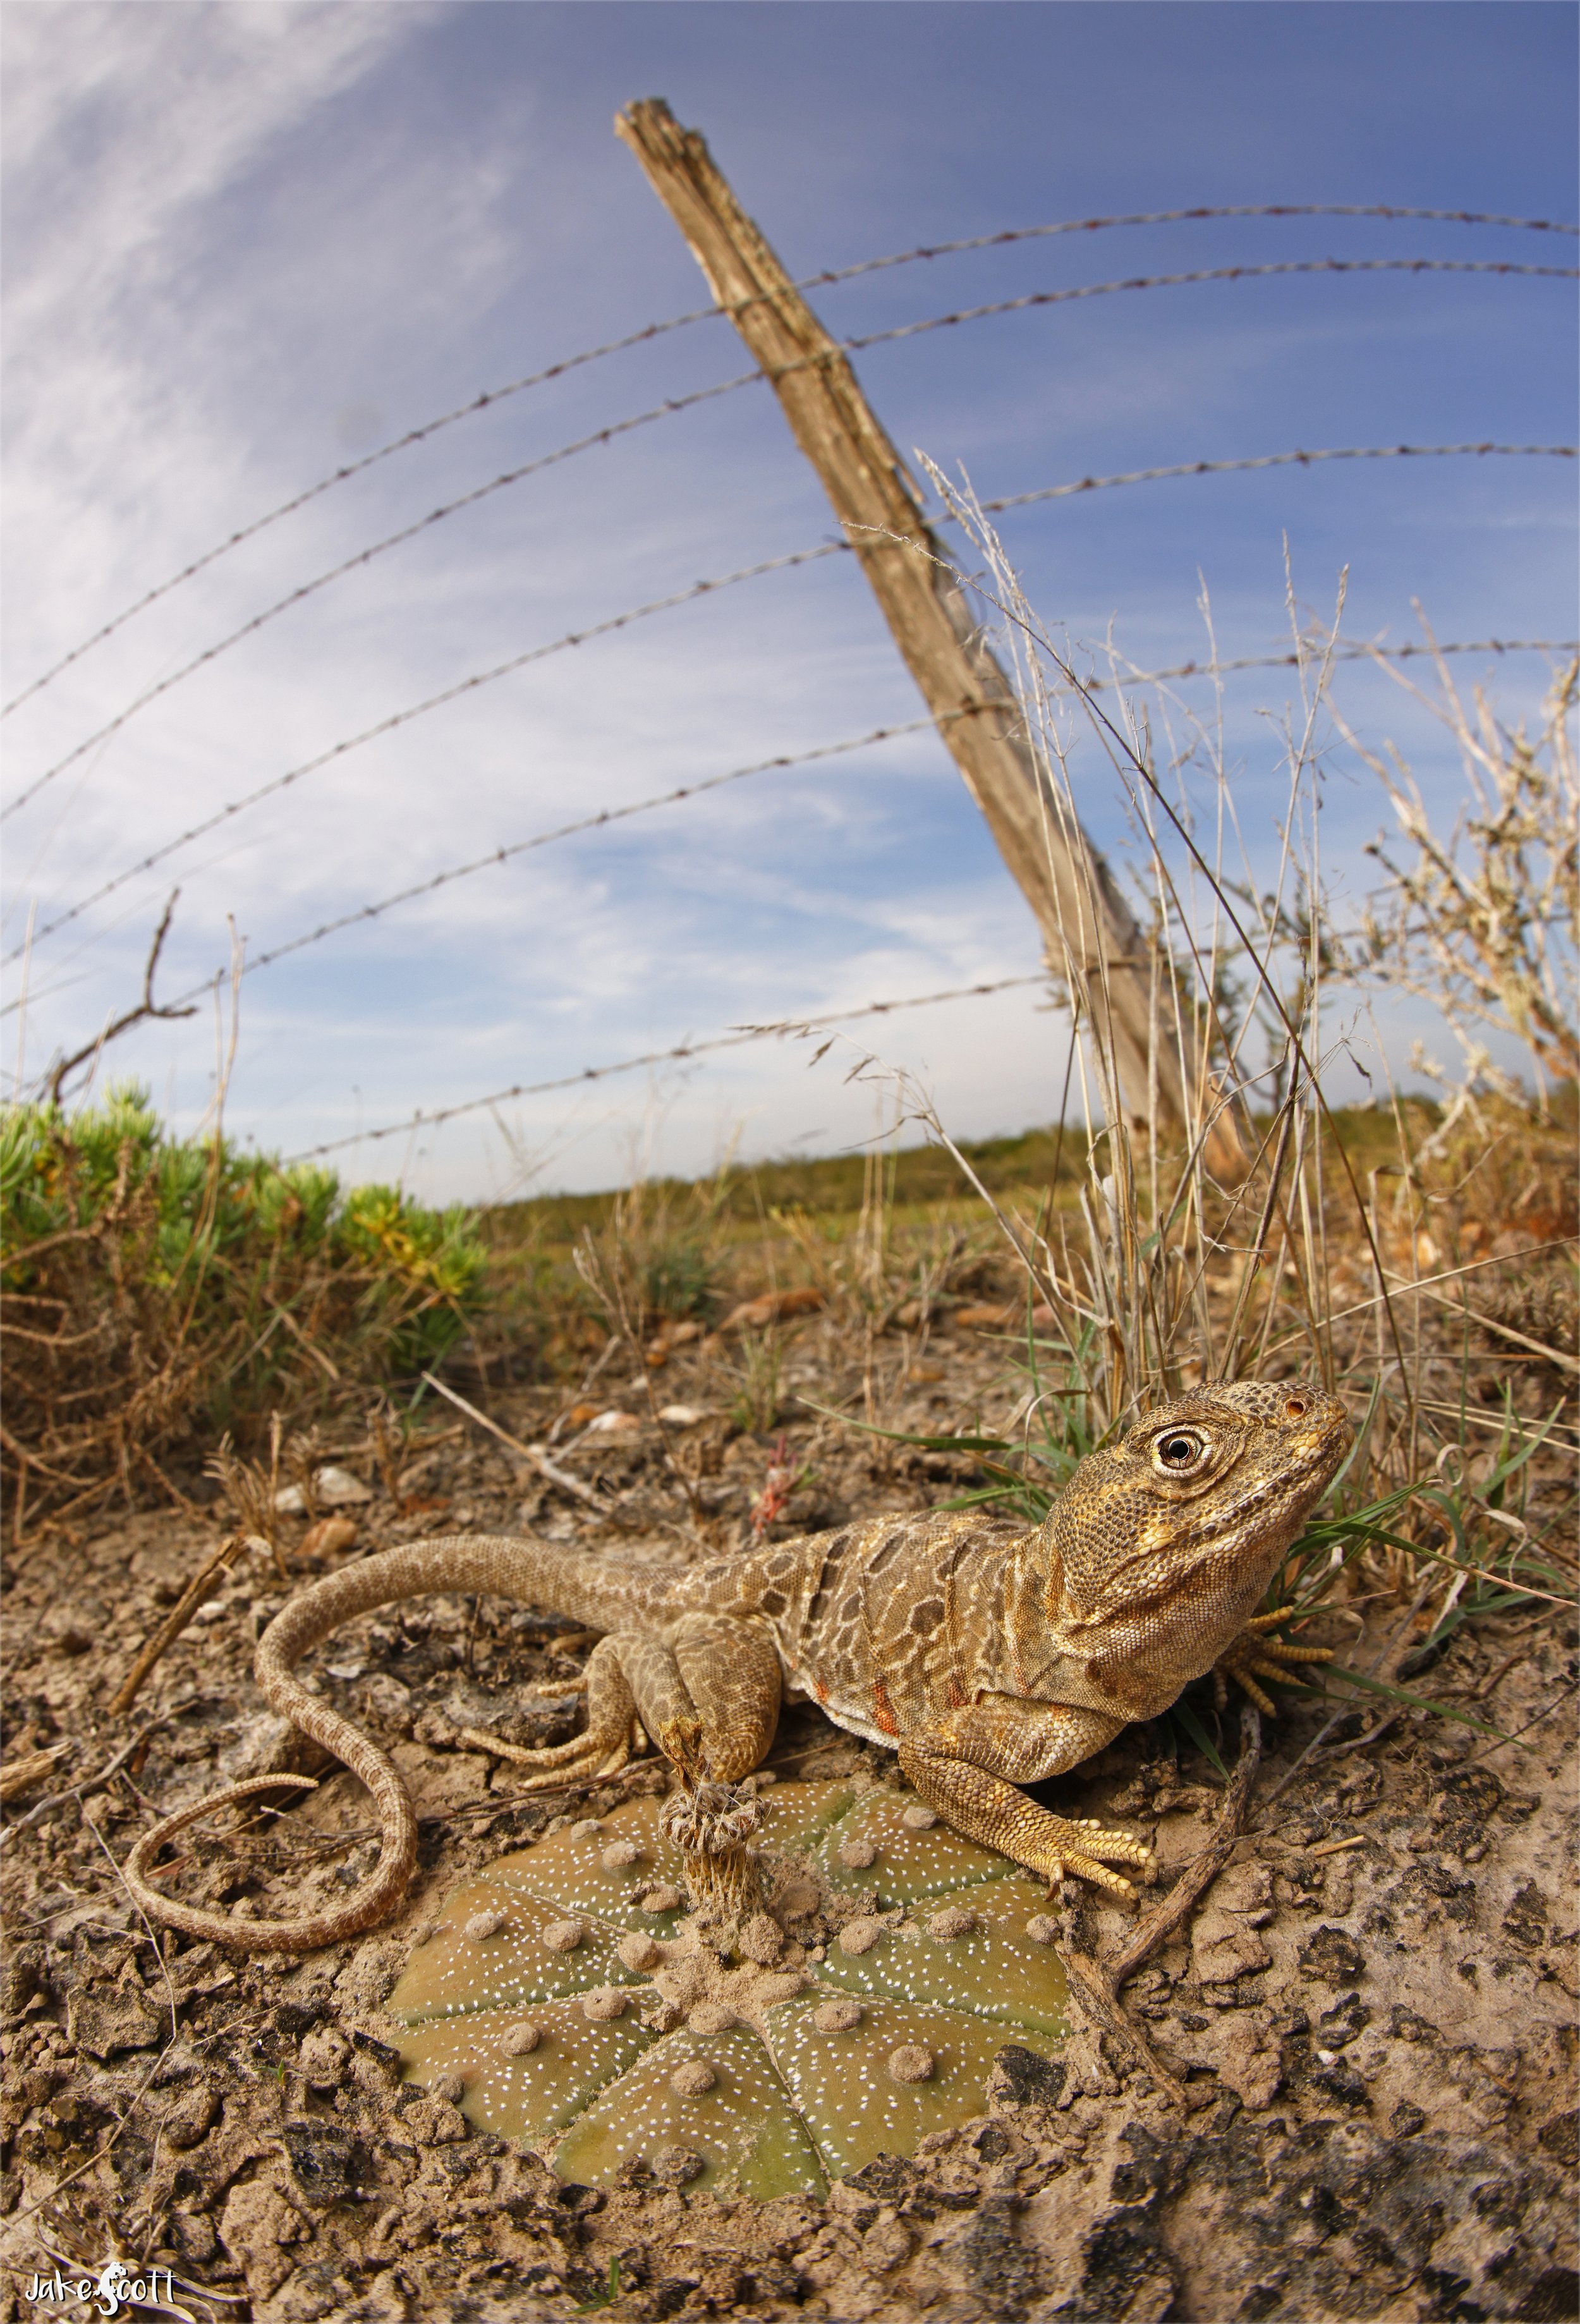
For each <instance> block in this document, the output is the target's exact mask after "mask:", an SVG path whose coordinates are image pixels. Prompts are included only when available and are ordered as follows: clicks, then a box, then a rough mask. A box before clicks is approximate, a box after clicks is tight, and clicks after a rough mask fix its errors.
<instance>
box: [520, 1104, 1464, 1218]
mask: <svg viewBox="0 0 1580 2324" xmlns="http://www.w3.org/2000/svg"><path fill="white" fill-rule="evenodd" d="M1401 1111H1402V1112H1403V1114H1404V1117H1405V1120H1406V1125H1407V1130H1408V1132H1409V1137H1410V1139H1411V1140H1412V1142H1413V1141H1415V1140H1418V1139H1420V1138H1421V1137H1423V1136H1425V1135H1429V1133H1430V1130H1432V1128H1433V1127H1434V1126H1435V1125H1436V1123H1437V1120H1439V1119H1440V1115H1441V1109H1440V1108H1439V1107H1438V1106H1436V1105H1433V1104H1430V1103H1428V1102H1424V1101H1421V1100H1418V1099H1414V1098H1412V1099H1409V1101H1407V1102H1406V1103H1405V1104H1404V1106H1403V1107H1402V1108H1401ZM1334 1120H1335V1127H1336V1128H1337V1130H1338V1133H1339V1136H1340V1137H1341V1139H1343V1141H1344V1148H1345V1150H1346V1152H1348V1153H1349V1154H1350V1155H1351V1156H1352V1157H1354V1161H1355V1163H1356V1165H1357V1167H1363V1168H1376V1167H1381V1166H1384V1165H1386V1164H1387V1163H1388V1162H1389V1161H1390V1160H1391V1159H1393V1158H1396V1157H1397V1155H1398V1151H1399V1133H1398V1128H1397V1125H1396V1123H1395V1120H1394V1116H1393V1112H1392V1109H1391V1107H1389V1106H1386V1105H1378V1106H1354V1107H1349V1108H1346V1109H1345V1110H1344V1111H1342V1112H1339V1113H1336V1114H1335V1117H1334ZM960 1151H961V1152H962V1154H964V1155H965V1156H966V1159H967V1160H968V1161H969V1163H970V1164H971V1167H972V1168H973V1169H974V1170H975V1173H976V1175H977V1176H978V1177H979V1178H980V1179H981V1181H982V1183H983V1185H984V1186H986V1187H987V1188H988V1190H989V1191H990V1192H991V1193H993V1194H1010V1193H1017V1192H1019V1193H1026V1194H1030V1195H1031V1196H1033V1197H1034V1198H1035V1197H1036V1196H1037V1195H1039V1194H1045V1193H1046V1192H1047V1191H1048V1190H1049V1188H1050V1187H1057V1190H1058V1201H1059V1202H1060V1203H1067V1202H1069V1201H1071V1200H1072V1199H1073V1198H1074V1194H1075V1191H1076V1187H1077V1186H1078V1185H1079V1184H1080V1182H1081V1178H1082V1176H1083V1175H1084V1172H1085V1167H1086V1131H1085V1130H1078V1129H1075V1128H1073V1127H1069V1126H1067V1127H1066V1129H1065V1130H1064V1131H1063V1132H1062V1134H1061V1133H1060V1131H1059V1130H1058V1127H1057V1126H1054V1127H1050V1128H1047V1129H1040V1130H1022V1131H1021V1132H1020V1134H1019V1135H1018V1136H1016V1137H1013V1138H983V1139H961V1141H960ZM868 1160H869V1157H868V1156H867V1155H866V1154H865V1153H864V1152H857V1153H854V1154H831V1155H828V1156H827V1157H825V1158H823V1159H822V1160H820V1161H802V1160H797V1161H791V1162H760V1163H756V1164H754V1165H753V1166H752V1167H749V1168H741V1169H735V1170H729V1171H726V1172H725V1173H724V1175H723V1176H722V1178H720V1179H719V1180H717V1181H712V1180H704V1181H691V1180H687V1179H679V1178H661V1179H654V1180H653V1181H651V1184H650V1185H649V1186H648V1188H647V1192H648V1194H649V1195H650V1196H651V1198H652V1199H653V1201H654V1202H655V1203H658V1204H659V1205H662V1204H663V1203H665V1202H666V1200H668V1201H680V1200H689V1199H691V1198H693V1197H694V1195H695V1194H696V1193H697V1192H698V1190H699V1189H700V1188H701V1187H703V1186H707V1188H708V1191H709V1195H710V1203H709V1207H710V1209H711V1210H712V1211H713V1214H714V1215H715V1217H716V1220H717V1222H718V1223H719V1225H720V1226H721V1227H728V1226H734V1225H738V1226H748V1225H749V1226H753V1227H754V1226H759V1225H761V1224H762V1222H763V1221H764V1220H765V1219H769V1218H772V1214H773V1213H774V1212H775V1211H798V1210H799V1211H807V1212H810V1213H814V1214H821V1215H825V1216H835V1215H837V1214H839V1213H844V1212H856V1211H859V1210H860V1208H861V1206H862V1200H863V1194H864V1189H865V1186H866V1185H867V1171H868ZM882 1160H883V1176H884V1192H885V1195H886V1197H887V1200H888V1202H889V1203H890V1204H891V1205H892V1208H893V1209H894V1210H896V1211H898V1212H905V1211H914V1210H925V1209H929V1208H930V1207H932V1206H934V1205H936V1204H939V1203H945V1204H953V1203H972V1202H974V1201H975V1197H974V1196H973V1194H972V1192H971V1188H970V1186H969V1185H968V1184H967V1182H966V1179H965V1177H964V1176H962V1174H961V1171H960V1168H959V1166H958V1165H957V1163H956V1160H955V1158H954V1157H953V1155H951V1154H948V1153H946V1152H945V1150H944V1149H943V1148H941V1147H938V1146H924V1145H918V1146H907V1147H902V1148H899V1149H898V1150H897V1151H895V1152H893V1153H890V1154H886V1155H885V1156H883V1157H882ZM1056 1171H1057V1175H1056ZM618 1199H619V1193H618V1191H617V1190H615V1189H614V1188H611V1189H609V1190H608V1191H607V1192H605V1193H601V1194H541V1195H538V1196H535V1197H533V1198H532V1199H531V1200H530V1201H527V1202H521V1203H501V1204H499V1205H497V1206H496V1207H494V1208H492V1209H489V1210H486V1211H485V1212H484V1213H482V1214H481V1217H480V1224H481V1225H482V1227H483V1230H484V1231H485V1234H486V1235H487V1237H488V1239H489V1240H491V1241H494V1242H495V1243H496V1244H509V1243H512V1242H513V1241H516V1240H531V1241H532V1242H534V1243H536V1244H537V1245H538V1246H539V1247H540V1248H543V1247H551V1246H554V1245H557V1244H561V1243H564V1244H569V1243H571V1242H573V1241H574V1240H575V1239H576V1237H577V1235H578V1234H579V1233H580V1232H581V1231H582V1230H583V1229H584V1228H589V1227H590V1228H592V1229H593V1230H595V1231H596V1229H598V1228H599V1227H601V1226H603V1225H605V1223H606V1222H607V1221H608V1220H609V1218H610V1216H611V1214H612V1213H613V1210H614V1204H615V1203H616V1202H617V1201H618Z"/></svg>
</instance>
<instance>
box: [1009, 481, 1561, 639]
mask: <svg viewBox="0 0 1580 2324" xmlns="http://www.w3.org/2000/svg"><path fill="white" fill-rule="evenodd" d="M1489 453H1496V454H1500V455H1501V456H1502V457H1504V458H1506V459H1509V458H1513V459H1520V458H1525V459H1546V460H1573V459H1575V458H1576V457H1580V445H1575V444H1372V445H1354V444H1350V445H1344V446H1342V447H1338V448H1336V449H1335V450H1330V451H1317V452H1263V453H1261V454H1259V455H1258V457H1256V458H1255V459H1252V460H1186V461H1182V462H1180V463H1179V464H1178V466H1174V467H1169V468H1129V469H1127V470H1126V471H1125V473H1124V474H1123V475H1117V476H1083V477H1082V478H1081V480H1080V482H1079V483H1078V484H1044V485H1043V486H1042V487H1041V489H1040V491H1038V492H1034V493H1005V494H1004V496H1003V498H1002V499H1001V500H996V501H984V502H983V503H982V507H983V509H984V512H990V513H994V514H996V513H998V512H1002V511H1003V510H1004V509H1016V508H1029V507H1030V505H1031V503H1033V502H1034V501H1062V500H1067V499H1069V498H1071V497H1072V496H1073V495H1074V494H1076V493H1095V492H1101V491H1103V490H1104V489H1105V488H1106V487H1107V486H1109V485H1111V484H1157V483H1159V482H1160V480H1162V479H1164V478H1166V477H1173V476H1223V475H1229V474H1230V473H1231V472H1232V471H1234V470H1236V469H1242V470H1243V469H1249V468H1293V467H1299V468H1309V467H1314V466H1316V465H1317V462H1318V461H1320V460H1444V459H1448V458H1450V457H1455V456H1459V455H1465V454H1470V455H1474V456H1475V457H1485V456H1486V455H1487V454H1489ZM1416 650H1418V651H1419V652H1422V653H1426V652H1428V651H1429V650H1430V649H1429V648H1428V647H1425V646H1422V647H1419V648H1418V649H1416Z"/></svg>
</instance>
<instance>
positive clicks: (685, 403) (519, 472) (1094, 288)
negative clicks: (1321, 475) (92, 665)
mask: <svg viewBox="0 0 1580 2324" xmlns="http://www.w3.org/2000/svg"><path fill="white" fill-rule="evenodd" d="M1377 273H1411V274H1421V273H1436V274H1441V273H1450V274H1496V275H1531V276H1540V277H1549V278H1563V279H1565V280H1573V279H1575V275H1576V274H1577V273H1580V269H1576V268H1575V267H1563V266H1533V265H1523V264H1515V263H1511V262H1507V261H1503V260H1498V259H1455V258H1356V259H1347V258H1311V259H1304V258H1301V259H1280V260H1275V261H1272V262H1270V263H1268V264H1266V265H1259V266H1213V267H1199V268H1196V269H1194V270H1192V271H1190V272H1185V273H1178V274H1152V275H1135V276H1132V277H1131V278H1129V279H1128V280H1125V281H1113V282H1088V283H1082V284H1078V285H1076V287H1075V288H1073V289H1070V290H1065V291H1027V292H1025V293H1023V294H1022V295H1021V297H1020V298H1016V299H1000V300H991V301H990V302H988V303H987V304H986V305H984V306H979V307H965V308H959V309H956V310H954V311H953V312H951V313H949V314H947V315H933V316H928V317H924V318H922V319H921V320H920V321H919V322H915V323H901V324H896V325H893V326H892V327H890V328H888V329H886V330H882V331H868V332H865V333H863V334H861V335H859V336H857V337H852V338H847V339H842V340H841V341H840V342H839V345H840V346H841V348H842V349H843V350H844V351H845V352H846V353H860V352H861V351H863V350H864V349H865V348H869V347H875V346H886V345H890V344H892V343H894V342H896V341H899V340H903V339H910V338H916V337H919V336H920V335H922V334H923V333H924V332H928V331H937V330H948V329H953V328H955V327H958V326H959V325H961V324H965V323H979V322H984V321H985V320H987V319H988V318H991V317H993V316H997V315H1011V314H1023V313H1029V312H1030V311H1031V310H1032V309H1038V308H1042V307H1055V306H1060V305H1063V304H1066V303H1067V302H1069V301H1071V300H1083V299H1096V298H1104V297H1108V296H1110V295H1111V294H1113V293H1117V292H1120V291H1161V290H1174V289H1178V288H1180V287H1181V286H1184V285H1189V284H1200V283H1205V282H1240V281H1255V280H1259V279H1266V278H1267V277H1270V276H1274V275H1316V274H1377ZM823 360H824V358H823V357H822V356H820V355H807V356H802V357H800V358H799V359H798V360H797V361H796V362H795V363H793V364H778V365H775V366H773V368H772V370H771V371H762V370H755V371H749V372H742V373H739V374H736V375H735V377H734V378H732V379H727V380H719V381H716V382H715V383H713V384H712V385H711V386H708V387H704V388H696V389H693V390H692V391H691V392H690V393H689V394H687V395H680V396H671V397H668V398H666V399H665V401H663V402H661V403H659V404H655V405H652V406H651V407H650V408H649V409H648V410H645V411H641V412H636V413H633V414H632V415H631V416H629V417H628V418H626V419H624V420H614V421H611V422H610V424H609V425H608V426H607V427H606V428H600V429H595V430H594V431H593V432H592V433H591V434H590V435H587V436H582V437H577V438H575V439H574V440H573V441H572V442H570V443H568V444H565V445H561V446H559V447H556V449H554V450H553V451H551V452H547V453H543V454H541V455H540V457H538V458H536V459H533V460H529V461H526V462H524V463H522V464H521V465H520V466H516V467H514V468H507V469H505V470H504V472H503V473H502V474H501V475H497V476H494V477H491V478H490V479H489V480H488V482H487V483H486V484H477V485H474V486H473V487H472V488H471V489H470V490H469V491H467V492H465V493H460V494H458V495H457V497H456V498H455V499H454V500H450V501H446V502H443V503H440V504H439V506H438V507H437V508H433V509H430V511H429V512H428V513H427V514H426V515H425V516H421V517H419V518H417V519H415V520H414V521H412V522H411V523H410V524H406V525H402V527H400V529H399V530H397V531H394V532H393V533H389V534H386V535H385V536H384V538H383V539H380V540H377V541H374V542H373V543H371V544H370V545H369V546H368V547H366V548H365V549H358V550H357V551H356V554H355V555H353V556H351V557H348V558H343V559H342V560H341V562H340V563H339V564H337V565H334V566H331V567H328V569H327V570H326V571H324V572H322V573H319V574H317V575H315V576H313V578H312V579H311V580H310V581H304V582H302V583H300V585H299V586H297V587H296V588H294V589H291V590H288V591H287V592H286V594H285V595H284V596H283V597H280V598H277V599H276V600H275V601H274V602H273V604H270V605H266V606H264V608H263V611H262V612H261V613H254V614H253V615H252V616H251V617H250V618H249V619H248V620H246V621H245V622H242V623H241V625H240V626H239V628H236V629H235V630H232V631H230V632H227V633H226V636H224V637H223V638H220V639H217V641H216V642H215V643H214V644H213V645H210V646H206V647H205V648H204V649H203V650H202V652H201V653H199V654H195V655H193V656H192V657H191V659H189V660H188V661H185V662H182V663H181V664H180V666H179V667H178V668H177V669H173V670H171V671H169V672H167V674H166V675H165V676H164V677H163V678H160V679H158V680H157V681H156V682H155V683H154V684H153V685H152V686H150V687H144V688H143V692H142V693H141V694H137V695H134V696H133V698H132V700H131V701H130V702H128V703H127V704H125V706H124V707H123V708H122V709H120V710H119V711H117V712H116V713H115V716H114V717H113V718H110V719H107V720H106V722H105V724H103V725H101V726H98V727H96V728H95V729H94V731H93V733H90V734H88V735H87V736H86V737H85V738H84V740H83V741H82V742H78V743H77V744H75V745H74V746H73V748H72V749H71V750H69V751H68V752H66V754H65V756H64V757H63V758H60V759H57V760H56V761H54V763H53V765H51V766H49V767H46V768H45V769H44V770H43V772H42V774H40V775H38V776H36V777H35V778H34V779H33V780H32V782H31V783H28V784H26V785H24V787H23V789H22V790H21V791H19V792H18V793H17V795H16V797H15V798H13V799H11V800H8V801H7V802H6V804H5V806H4V807H0V822H4V821H5V819H6V817H7V816H12V815H14V814H17V813H18V812H20V810H21V809H22V808H23V807H26V806H27V805H28V804H29V802H30V801H31V800H32V799H33V798H37V796H38V794H39V793H40V792H41V791H42V789H43V788H45V786H46V785H47V784H49V783H51V782H53V781H54V779H55V778H56V776H57V775H61V774H64V773H65V771H66V770H67V769H68V768H69V767H73V766H75V765H76V764H77V762H78V761H79V759H82V758H84V757H86V756H87V754H88V752H89V751H92V750H94V749H96V748H97V745H98V744H99V743H101V742H106V741H107V740H108V739H109V737H110V736H111V735H113V734H116V733H119V732H120V731H121V729H122V728H123V727H124V726H125V725H126V724H128V723H129V721H130V720H132V719H133V718H134V717H135V716H136V715H137V714H138V713H139V711H142V710H144V709H146V708H147V707H148V705H149V704H150V703H152V702H157V701H158V700H160V698H161V697H162V696H164V695H166V694H168V693H169V692H170V691H171V688H172V687H177V686H180V685H181V684H182V683H183V682H184V681H185V680H186V679H187V678H191V677H193V676H194V675H195V674H196V672H197V671H199V670H200V669H206V668H207V667H208V665H209V664H210V663H211V662H213V661H216V660H217V659H218V657H219V656H220V655H221V654H223V653H226V652H228V651H229V650H230V649H231V647H232V646H236V645H239V644H240V643H241V642H242V641H243V640H244V639H245V638H249V637H253V636H255V635H256V633H257V632H258V631H260V630H262V629H263V628H264V627H265V626H266V625H267V624H268V623H269V622H273V621H275V620H277V619H278V618H279V617H280V615H281V614H282V613H289V612H290V611H291V609H292V608H293V607H294V606H297V605H300V604H303V603H304V602H305V600H306V599H308V598H309V597H311V596H314V595H317V593H318V592H319V590H320V589H324V588H327V587H328V585H329V584H330V583H331V582H333V581H337V580H341V579H343V578H344V576H346V574H347V573H351V572H355V571H356V570H357V569H358V568H359V567H365V566H368V565H370V564H372V562H373V561H374V558H377V557H382V556H383V555H385V554H386V553H387V552H388V551H389V550H391V549H398V548H400V547H401V546H402V544H403V543H404V542H406V541H409V540H411V539H415V538H416V537H417V536H418V535H419V534H420V533H424V532H428V531H430V530H431V529H432V528H433V527H434V526H435V525H436V524H439V523H441V522H443V521H444V520H445V519H446V518H448V517H451V516H454V515H456V514H457V512H459V511H461V510H463V509H468V508H475V507H476V505H477V504H478V503H479V502H482V501H485V500H487V499H489V498H490V497H491V496H492V495H493V494H494V493H498V492H503V491H504V490H505V489H506V488H507V487H509V486H510V485H512V484H520V483H522V481H523V479H525V478H526V477H528V476H531V475H539V474H541V471H542V470H544V469H545V468H550V467H554V466H559V464H560V463H562V462H563V461H566V460H568V459H571V458H573V457H576V455H577V454H578V453H581V452H587V451H591V450H594V449H596V447H598V446H600V445H606V444H610V443H613V442H614V440H615V439H616V438H620V437H623V436H626V435H629V434H630V433H631V432H632V431H633V429H638V428H643V427H648V426H651V424H652V423H653V422H654V421H656V420H666V419H670V418H671V417H672V416H674V415H675V414H677V413H679V412H681V411H685V410H690V409H691V408H692V407H693V406H695V405H697V404H700V403H707V402H710V401H714V400H716V398H718V397H720V396H724V395H733V394H734V393H735V392H736V391H737V390H739V389H741V388H744V387H751V386H753V385H755V384H756V383H757V382H758V381H760V380H763V379H771V380H772V381H773V382H775V383H777V382H778V381H780V380H781V379H785V378H788V377H790V375H791V374H792V373H794V372H797V371H804V370H808V369H811V368H814V367H815V366H816V365H817V364H819V363H821V362H822V361H823Z"/></svg>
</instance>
